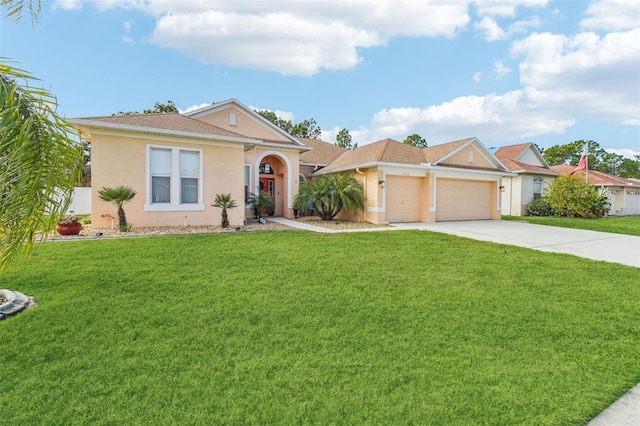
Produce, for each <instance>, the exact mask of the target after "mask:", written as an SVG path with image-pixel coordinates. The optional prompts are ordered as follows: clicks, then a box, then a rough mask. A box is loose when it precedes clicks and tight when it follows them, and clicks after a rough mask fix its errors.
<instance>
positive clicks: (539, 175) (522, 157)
mask: <svg viewBox="0 0 640 426" xmlns="http://www.w3.org/2000/svg"><path fill="white" fill-rule="evenodd" d="M495 156H496V157H497V158H498V159H499V160H500V161H501V162H502V164H504V165H505V166H506V167H507V169H508V170H509V171H510V172H511V173H513V174H514V175H513V176H505V177H504V178H503V179H502V214H504V215H508V216H526V215H527V214H528V212H527V207H528V206H529V203H531V202H532V201H533V200H535V199H537V198H540V197H542V195H543V193H544V189H545V188H546V187H547V186H548V185H549V184H550V183H551V182H552V181H553V180H554V179H555V178H556V177H557V176H558V173H557V172H555V171H554V170H552V169H551V167H549V164H547V162H546V161H545V159H544V157H542V154H540V151H538V148H536V146H535V145H534V144H533V143H531V142H527V143H521V144H518V145H509V146H504V147H502V148H500V149H498V150H497V151H496V153H495Z"/></svg>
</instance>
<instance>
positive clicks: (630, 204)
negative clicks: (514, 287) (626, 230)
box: [624, 189, 640, 215]
mask: <svg viewBox="0 0 640 426" xmlns="http://www.w3.org/2000/svg"><path fill="white" fill-rule="evenodd" d="M625 195H626V198H625V200H624V202H625V204H626V205H625V209H624V214H626V215H635V214H640V190H638V189H629V190H627V193H626V194H625Z"/></svg>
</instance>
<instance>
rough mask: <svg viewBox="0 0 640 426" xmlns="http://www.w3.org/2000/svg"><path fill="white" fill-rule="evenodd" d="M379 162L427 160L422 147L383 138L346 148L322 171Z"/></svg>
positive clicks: (405, 162) (401, 162)
mask: <svg viewBox="0 0 640 426" xmlns="http://www.w3.org/2000/svg"><path fill="white" fill-rule="evenodd" d="M377 162H381V163H400V164H420V163H424V162H425V160H424V153H423V151H422V148H417V147H415V146H411V145H407V144H404V143H402V142H398V141H395V140H393V139H383V140H381V141H378V142H374V143H371V144H368V145H364V146H361V147H358V148H356V149H354V150H353V151H352V150H346V151H345V152H343V153H342V155H340V157H338V158H337V159H336V160H335V161H333V162H332V163H331V164H329V165H328V166H327V167H325V168H324V169H322V171H323V172H326V171H329V170H340V169H347V168H350V167H357V166H359V165H363V164H371V163H377Z"/></svg>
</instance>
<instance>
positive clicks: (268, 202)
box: [247, 191, 276, 219]
mask: <svg viewBox="0 0 640 426" xmlns="http://www.w3.org/2000/svg"><path fill="white" fill-rule="evenodd" d="M247 201H248V203H249V204H250V205H251V208H253V213H254V214H255V216H256V219H259V218H260V215H261V214H262V211H263V210H267V211H268V212H273V211H274V210H275V209H276V200H275V199H274V198H273V197H272V196H271V194H269V193H268V192H265V191H258V195H256V194H253V193H252V194H249V198H248V199H247Z"/></svg>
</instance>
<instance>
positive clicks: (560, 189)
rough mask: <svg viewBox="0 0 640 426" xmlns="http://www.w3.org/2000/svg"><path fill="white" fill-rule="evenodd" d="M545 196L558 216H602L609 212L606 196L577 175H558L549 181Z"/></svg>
mask: <svg viewBox="0 0 640 426" xmlns="http://www.w3.org/2000/svg"><path fill="white" fill-rule="evenodd" d="M547 198H548V200H549V205H550V206H551V208H552V209H553V212H554V213H555V214H556V215H558V216H566V217H602V216H603V215H604V214H606V213H608V212H609V205H608V200H607V197H606V196H605V195H604V194H602V193H598V190H597V188H595V187H594V186H592V185H591V184H590V183H588V182H585V181H584V179H583V178H582V177H579V176H568V175H565V176H560V177H559V178H557V179H556V180H554V181H553V182H551V185H549V192H548V194H547Z"/></svg>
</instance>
